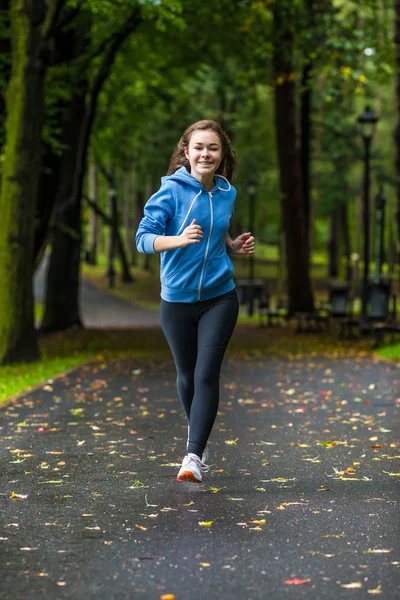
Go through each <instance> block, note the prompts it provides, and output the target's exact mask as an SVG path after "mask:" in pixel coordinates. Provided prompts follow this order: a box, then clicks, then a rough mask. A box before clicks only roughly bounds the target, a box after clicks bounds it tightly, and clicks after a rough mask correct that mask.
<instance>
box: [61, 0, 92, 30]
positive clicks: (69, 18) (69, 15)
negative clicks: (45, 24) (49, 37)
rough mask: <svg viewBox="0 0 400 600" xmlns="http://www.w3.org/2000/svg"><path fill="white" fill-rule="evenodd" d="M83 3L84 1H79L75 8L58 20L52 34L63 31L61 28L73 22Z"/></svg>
mask: <svg viewBox="0 0 400 600" xmlns="http://www.w3.org/2000/svg"><path fill="white" fill-rule="evenodd" d="M84 1H85V0H79V3H78V5H77V6H76V7H75V8H73V9H71V10H70V11H69V12H67V13H65V16H64V18H62V19H59V21H58V23H57V24H56V25H55V27H54V33H56V32H57V31H60V29H63V27H65V26H66V25H69V24H70V23H71V21H73V20H74V19H75V17H76V16H78V14H79V13H80V11H81V8H82V6H83V3H84Z"/></svg>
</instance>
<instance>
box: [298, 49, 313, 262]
mask: <svg viewBox="0 0 400 600" xmlns="http://www.w3.org/2000/svg"><path fill="white" fill-rule="evenodd" d="M311 72H312V64H311V60H307V62H306V64H305V65H304V67H303V76H302V81H301V88H302V91H301V152H300V161H301V184H302V189H301V191H302V199H303V206H304V225H305V230H306V236H307V237H306V239H307V252H308V255H309V258H308V260H310V247H311V223H310V217H311V208H310V205H311V201H310V195H311V169H310V165H311V135H312V132H311V101H312V89H311Z"/></svg>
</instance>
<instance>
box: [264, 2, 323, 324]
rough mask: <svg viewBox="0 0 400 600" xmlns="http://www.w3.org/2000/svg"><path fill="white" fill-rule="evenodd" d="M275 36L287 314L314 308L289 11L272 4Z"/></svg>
mask: <svg viewBox="0 0 400 600" xmlns="http://www.w3.org/2000/svg"><path fill="white" fill-rule="evenodd" d="M274 22H275V32H276V39H275V43H274V54H273V67H274V81H275V115H276V139H277V150H278V164H279V176H280V191H281V202H282V215H283V226H284V230H285V236H286V238H285V239H286V258H287V281H288V295H289V307H288V309H289V314H293V313H295V312H298V311H301V312H302V311H304V312H311V311H313V310H314V301H313V293H312V288H311V281H310V274H309V256H308V250H307V249H308V239H307V227H306V224H305V214H304V205H303V202H302V194H301V176H300V161H299V153H298V149H297V144H296V139H297V132H296V104H295V83H294V73H293V64H292V57H293V33H292V30H291V27H292V26H293V23H292V22H291V14H290V11H288V10H286V9H285V8H284V7H282V4H278V3H275V5H274Z"/></svg>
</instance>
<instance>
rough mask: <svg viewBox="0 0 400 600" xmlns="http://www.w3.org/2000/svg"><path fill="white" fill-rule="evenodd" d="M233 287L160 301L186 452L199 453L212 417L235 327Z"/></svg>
mask: <svg viewBox="0 0 400 600" xmlns="http://www.w3.org/2000/svg"><path fill="white" fill-rule="evenodd" d="M238 312H239V302H238V298H237V294H236V290H232V291H231V292H228V293H226V294H223V295H222V296H217V297H216V298H211V299H210V300H203V301H202V302H166V301H165V300H161V305H160V321H161V327H162V329H163V332H164V335H165V337H166V338H167V341H168V344H169V347H170V348H171V351H172V355H173V357H174V361H175V366H176V372H177V379H176V386H177V390H178V396H179V399H180V401H181V403H182V406H183V409H184V411H185V414H186V418H187V421H188V424H189V426H190V437H189V446H188V449H187V451H186V453H189V452H193V453H194V454H197V455H198V456H200V457H201V455H202V453H203V450H204V448H205V446H206V444H207V440H208V438H209V435H210V433H211V430H212V427H213V425H214V421H215V417H216V416H217V411H218V404H219V376H220V371H221V365H222V360H223V358H224V354H225V350H226V347H227V345H228V342H229V340H230V338H231V335H232V333H233V330H234V328H235V325H236V321H237V317H238Z"/></svg>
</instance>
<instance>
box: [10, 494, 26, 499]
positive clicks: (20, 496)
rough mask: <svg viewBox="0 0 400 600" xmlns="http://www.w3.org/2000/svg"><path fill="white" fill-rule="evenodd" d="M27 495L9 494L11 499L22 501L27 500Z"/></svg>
mask: <svg viewBox="0 0 400 600" xmlns="http://www.w3.org/2000/svg"><path fill="white" fill-rule="evenodd" d="M27 497H28V494H16V493H15V492H11V498H15V499H22V498H27Z"/></svg>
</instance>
